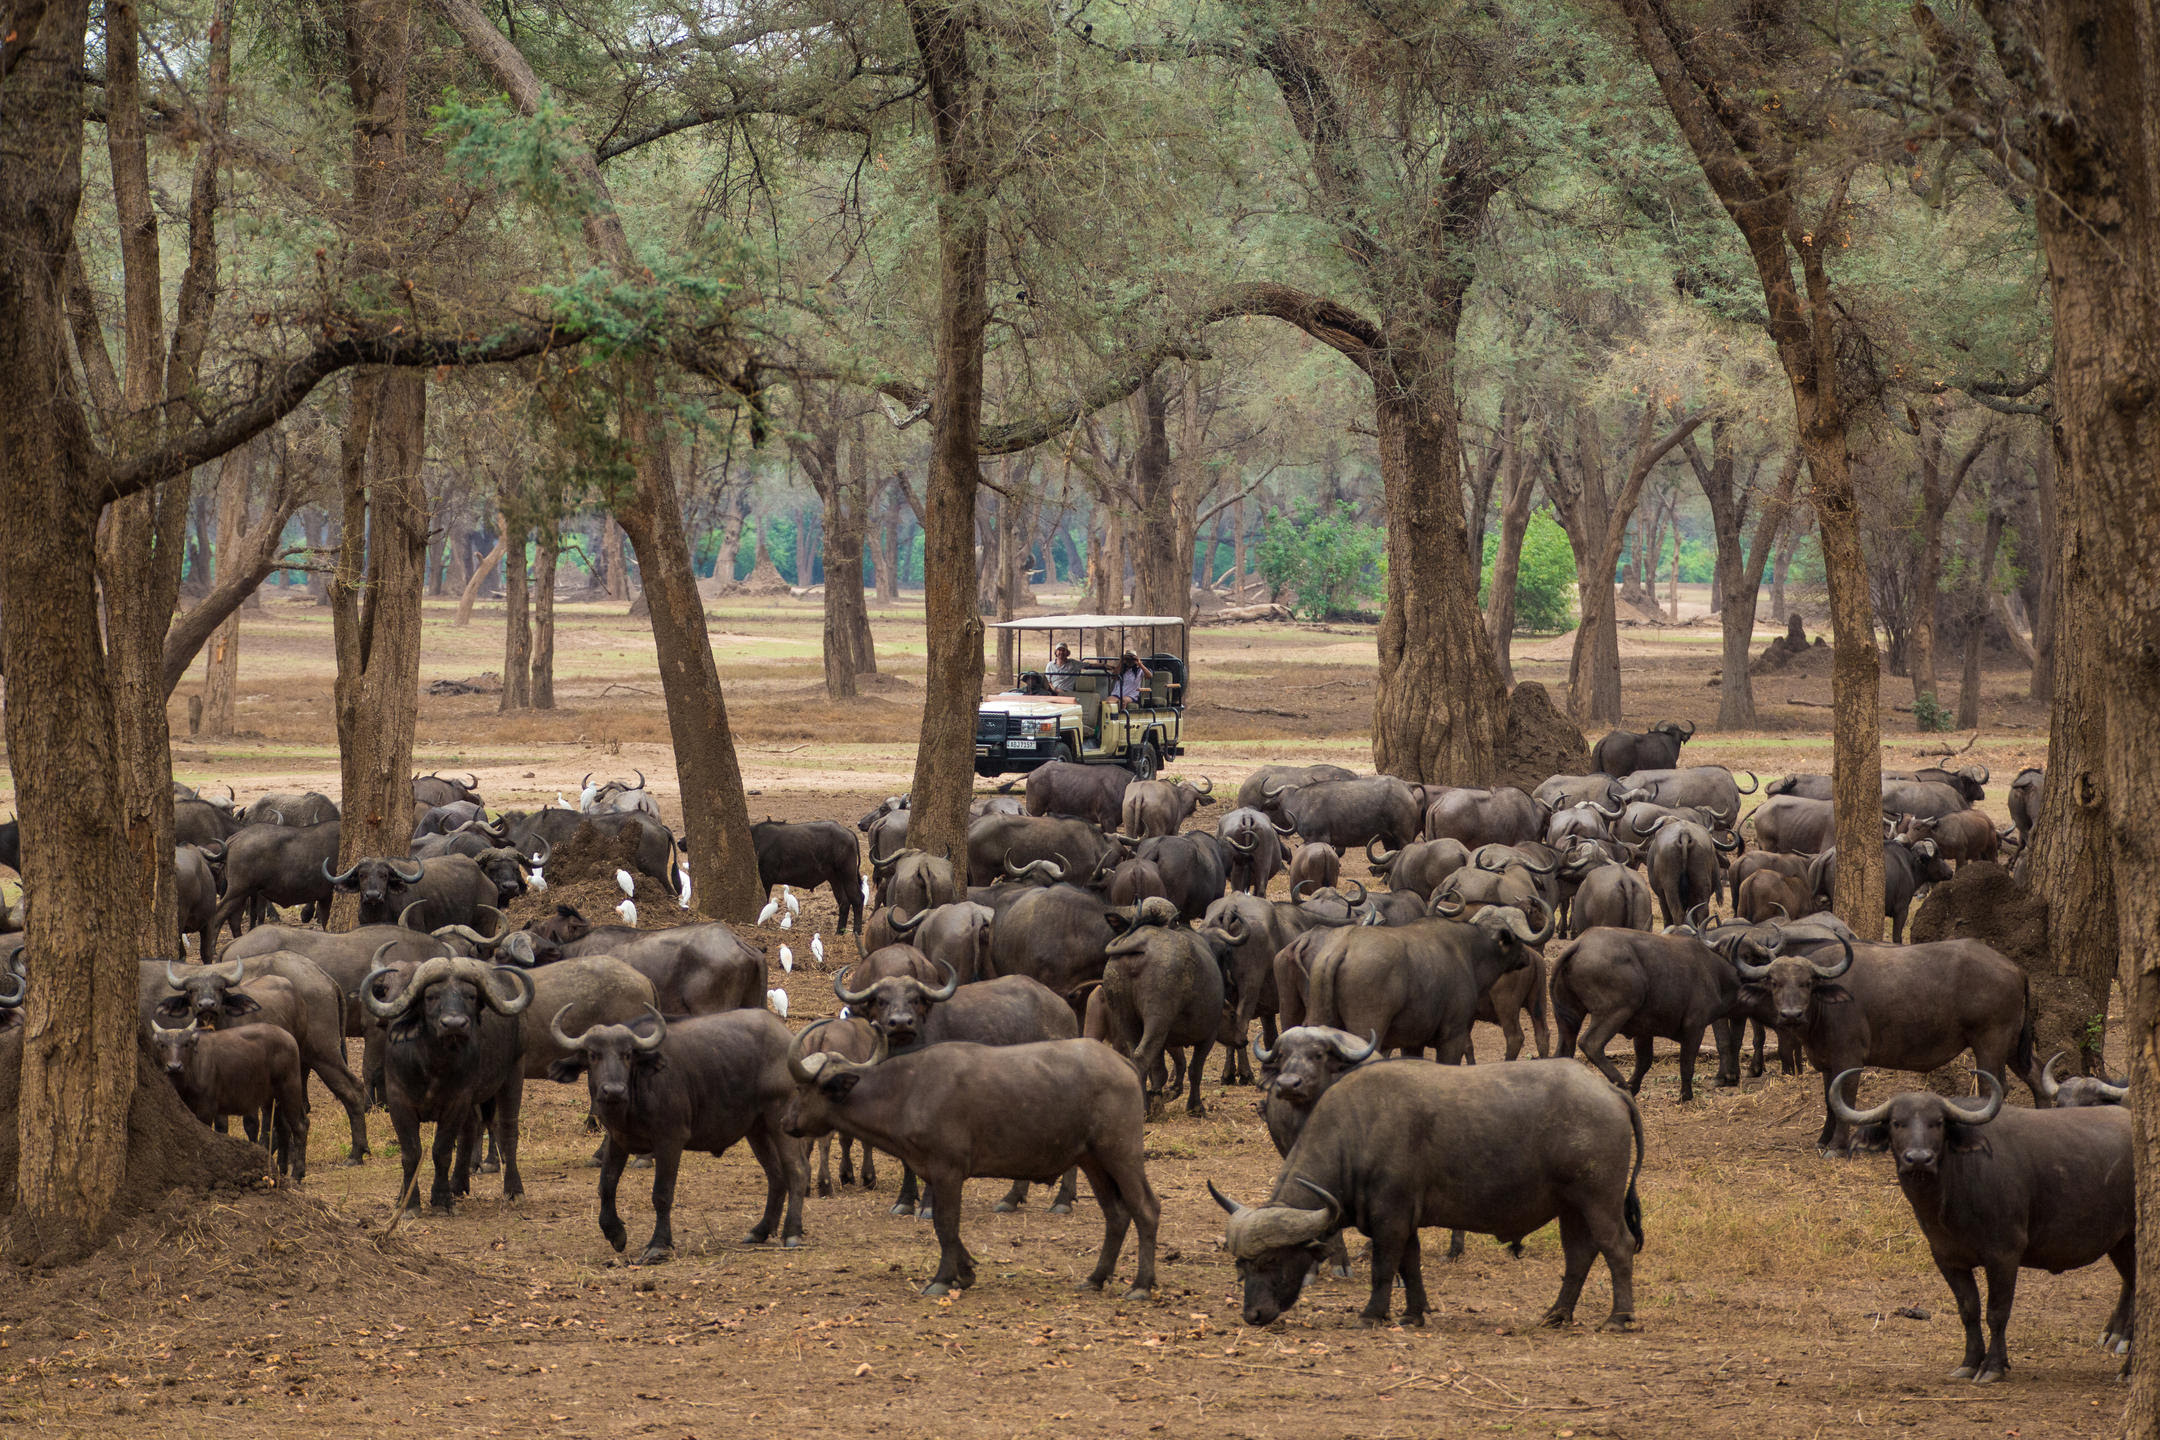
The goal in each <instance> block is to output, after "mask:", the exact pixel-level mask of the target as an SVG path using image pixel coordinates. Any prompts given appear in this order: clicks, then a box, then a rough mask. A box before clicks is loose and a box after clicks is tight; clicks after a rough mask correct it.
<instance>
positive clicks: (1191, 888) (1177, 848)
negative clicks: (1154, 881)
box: [1134, 830, 1230, 920]
mask: <svg viewBox="0 0 2160 1440" xmlns="http://www.w3.org/2000/svg"><path fill="white" fill-rule="evenodd" d="M1134 853H1135V854H1136V855H1138V856H1139V858H1140V859H1142V860H1147V861H1151V862H1153V864H1154V866H1155V868H1156V870H1157V871H1159V872H1160V873H1161V875H1162V882H1163V894H1164V895H1165V896H1166V897H1167V898H1168V899H1169V901H1170V903H1171V904H1172V905H1175V906H1176V907H1177V912H1178V914H1179V915H1181V916H1183V917H1184V918H1185V919H1187V920H1198V919H1199V918H1200V917H1201V916H1203V915H1205V914H1207V908H1208V906H1210V905H1212V904H1214V903H1215V902H1216V901H1217V900H1219V899H1221V898H1222V896H1223V893H1224V892H1225V891H1227V890H1228V889H1229V888H1230V880H1229V869H1230V867H1229V864H1228V860H1229V856H1228V855H1227V854H1226V853H1225V850H1224V847H1223V843H1222V841H1221V840H1219V839H1217V838H1216V837H1215V836H1213V835H1210V834H1207V833H1206V832H1205V831H1200V830H1193V831H1188V832H1186V833H1185V834H1182V835H1161V836H1157V837H1156V838H1154V839H1152V840H1143V841H1141V842H1140V848H1139V849H1138V850H1137V851H1135V852H1134Z"/></svg>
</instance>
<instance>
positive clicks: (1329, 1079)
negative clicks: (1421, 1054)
mask: <svg viewBox="0 0 2160 1440" xmlns="http://www.w3.org/2000/svg"><path fill="white" fill-rule="evenodd" d="M1379 1051H1380V1047H1379V1044H1378V1042H1377V1038H1376V1037H1374V1036H1370V1035H1368V1036H1367V1037H1366V1038H1364V1039H1363V1040H1360V1039H1358V1037H1357V1036H1355V1035H1352V1034H1349V1033H1348V1032H1346V1031H1342V1030H1330V1029H1328V1028H1327V1027H1326V1026H1325V1025H1300V1026H1298V1027H1297V1028H1296V1029H1294V1030H1285V1031H1283V1033H1282V1035H1281V1036H1280V1038H1278V1039H1277V1040H1275V1041H1274V1042H1273V1043H1272V1044H1271V1045H1262V1044H1261V1043H1260V1042H1259V1041H1258V1040H1255V1041H1253V1043H1252V1054H1253V1058H1254V1059H1255V1060H1258V1061H1259V1062H1260V1086H1261V1100H1260V1118H1261V1119H1262V1120H1263V1121H1265V1122H1266V1124H1267V1130H1268V1139H1269V1140H1271V1141H1273V1142H1274V1144H1275V1153H1276V1154H1277V1155H1285V1156H1286V1155H1288V1154H1289V1153H1290V1147H1291V1146H1293V1145H1295V1144H1297V1139H1298V1136H1300V1135H1302V1134H1304V1133H1305V1122H1306V1121H1307V1120H1309V1119H1310V1118H1312V1107H1313V1106H1315V1105H1317V1104H1319V1103H1320V1097H1321V1096H1322V1095H1325V1094H1327V1092H1328V1091H1329V1090H1330V1089H1332V1088H1333V1087H1334V1084H1335V1082H1336V1081H1337V1080H1340V1079H1341V1078H1342V1077H1343V1076H1345V1075H1347V1074H1349V1073H1350V1072H1351V1071H1352V1070H1355V1069H1356V1068H1357V1067H1358V1066H1360V1065H1363V1064H1364V1063H1365V1062H1366V1061H1368V1060H1371V1059H1372V1058H1373V1057H1374V1056H1375V1055H1377V1054H1378V1053H1379ZM1327 1251H1328V1256H1327V1258H1328V1268H1329V1269H1330V1270H1332V1271H1333V1272H1334V1274H1335V1277H1336V1278H1337V1279H1338V1280H1347V1279H1349V1278H1350V1252H1349V1250H1348V1249H1347V1248H1346V1247H1345V1246H1344V1245H1343V1238H1342V1235H1341V1233H1340V1232H1337V1233H1336V1234H1334V1235H1332V1236H1330V1237H1328V1242H1327ZM1450 1253H1454V1252H1452V1251H1451V1252H1450Z"/></svg>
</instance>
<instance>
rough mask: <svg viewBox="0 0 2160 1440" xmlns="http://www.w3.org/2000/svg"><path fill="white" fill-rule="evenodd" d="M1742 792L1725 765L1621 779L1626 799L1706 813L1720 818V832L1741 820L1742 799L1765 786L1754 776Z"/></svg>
mask: <svg viewBox="0 0 2160 1440" xmlns="http://www.w3.org/2000/svg"><path fill="white" fill-rule="evenodd" d="M1742 773H1743V774H1746V775H1747V777H1748V788H1747V789H1745V790H1742V789H1741V788H1740V783H1739V782H1738V781H1737V780H1735V779H1733V772H1732V771H1730V770H1728V769H1726V768H1725V767H1724V766H1722V765H1691V766H1688V767H1686V768H1685V769H1679V770H1673V769H1656V770H1651V769H1644V770H1636V771H1633V772H1631V773H1629V774H1627V775H1624V776H1622V777H1621V779H1620V786H1621V790H1620V794H1621V798H1623V799H1644V800H1650V801H1653V802H1655V803H1657V804H1659V805H1664V806H1667V807H1673V808H1678V807H1692V808H1695V809H1699V810H1707V811H1709V812H1711V814H1712V815H1714V816H1715V817H1717V821H1718V828H1724V829H1729V828H1731V826H1732V825H1733V824H1734V822H1736V821H1737V820H1739V818H1740V797H1741V796H1743V795H1753V794H1754V793H1755V792H1756V791H1757V790H1759V789H1761V788H1762V782H1761V781H1760V780H1758V779H1757V778H1756V777H1755V776H1754V774H1753V773H1752V772H1747V771H1743V772H1742Z"/></svg>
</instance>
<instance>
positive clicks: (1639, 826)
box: [1628, 815, 1672, 835]
mask: <svg viewBox="0 0 2160 1440" xmlns="http://www.w3.org/2000/svg"><path fill="white" fill-rule="evenodd" d="M1671 818H1672V817H1671V816H1670V815H1660V816H1658V817H1657V818H1656V819H1655V820H1652V821H1651V822H1650V828H1649V829H1648V830H1645V829H1644V828H1643V823H1642V817H1641V816H1637V817H1636V818H1635V819H1633V820H1630V821H1628V829H1630V830H1632V831H1634V832H1635V833H1636V834H1637V835H1649V834H1653V833H1655V832H1656V830H1657V828H1658V827H1659V826H1660V825H1663V824H1664V823H1665V822H1666V821H1667V820H1670V819H1671Z"/></svg>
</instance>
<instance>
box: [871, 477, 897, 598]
mask: <svg viewBox="0 0 2160 1440" xmlns="http://www.w3.org/2000/svg"><path fill="white" fill-rule="evenodd" d="M889 485H890V488H891V490H893V491H897V490H898V489H899V488H900V480H899V477H898V476H894V477H893V479H892V480H891V481H890V482H889ZM900 507H901V500H900V497H899V496H898V495H897V494H891V495H888V496H887V498H886V499H885V501H884V503H883V504H882V505H881V506H880V507H879V509H880V511H881V514H882V518H881V519H880V521H879V523H878V531H877V545H876V551H877V553H876V557H875V559H876V564H877V598H878V604H880V605H897V604H898V603H899V602H900Z"/></svg>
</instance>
